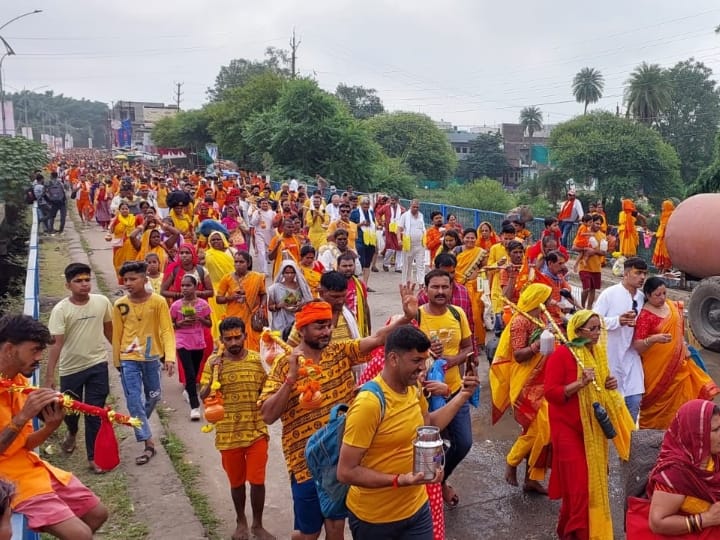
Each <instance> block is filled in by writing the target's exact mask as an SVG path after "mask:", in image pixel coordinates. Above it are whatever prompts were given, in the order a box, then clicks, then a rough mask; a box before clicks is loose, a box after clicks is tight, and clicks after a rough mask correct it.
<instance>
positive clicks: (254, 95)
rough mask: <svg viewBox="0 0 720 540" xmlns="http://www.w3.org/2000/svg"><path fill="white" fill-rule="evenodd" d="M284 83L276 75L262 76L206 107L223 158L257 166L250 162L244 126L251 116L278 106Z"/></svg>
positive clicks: (283, 79) (211, 131)
mask: <svg viewBox="0 0 720 540" xmlns="http://www.w3.org/2000/svg"><path fill="white" fill-rule="evenodd" d="M287 80H288V79H287V78H285V77H283V76H282V75H278V74H277V73H272V72H265V73H261V74H260V75H257V76H255V77H253V78H251V79H250V80H249V81H248V82H247V84H245V85H244V86H241V87H236V88H231V89H229V90H228V91H227V92H226V93H225V97H224V98H223V99H222V100H221V101H218V102H216V103H212V104H210V105H209V107H208V114H209V115H210V125H209V126H208V129H209V131H210V134H211V135H212V137H213V140H215V142H217V144H218V146H219V148H220V153H221V154H222V155H223V156H225V157H227V158H229V159H232V160H234V161H236V162H237V163H242V164H244V165H247V166H252V167H258V166H259V165H260V163H258V162H252V161H251V160H250V155H249V150H250V149H249V148H248V146H247V144H246V143H245V139H244V132H245V126H246V124H247V122H248V121H249V120H250V118H251V117H252V116H253V115H254V114H258V113H262V112H266V111H268V110H269V109H270V108H272V107H273V106H274V105H275V103H277V100H278V98H279V97H280V94H281V92H282V88H283V85H284V84H285V81H287Z"/></svg>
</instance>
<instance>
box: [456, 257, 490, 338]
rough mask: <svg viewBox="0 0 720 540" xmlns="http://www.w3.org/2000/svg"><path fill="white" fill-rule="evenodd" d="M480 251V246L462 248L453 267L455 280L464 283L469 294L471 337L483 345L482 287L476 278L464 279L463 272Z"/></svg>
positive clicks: (483, 311) (483, 306) (483, 307)
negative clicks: (479, 286) (471, 323)
mask: <svg viewBox="0 0 720 540" xmlns="http://www.w3.org/2000/svg"><path fill="white" fill-rule="evenodd" d="M481 251H482V249H481V248H479V247H475V248H472V249H470V250H467V249H463V250H462V251H461V252H460V253H458V254H457V266H456V267H455V281H457V282H458V283H460V284H461V285H465V288H466V289H467V292H468V296H470V305H472V311H473V312H472V316H473V326H474V327H475V328H471V330H472V332H473V339H474V340H475V343H476V344H477V345H478V346H480V347H484V346H485V319H484V317H483V314H484V313H485V303H484V302H483V299H482V295H483V291H482V289H480V288H478V280H477V278H476V279H471V280H466V279H465V273H466V272H468V270H469V269H470V267H471V265H472V264H473V262H475V260H476V259H477V257H478V255H479V254H480V252H481Z"/></svg>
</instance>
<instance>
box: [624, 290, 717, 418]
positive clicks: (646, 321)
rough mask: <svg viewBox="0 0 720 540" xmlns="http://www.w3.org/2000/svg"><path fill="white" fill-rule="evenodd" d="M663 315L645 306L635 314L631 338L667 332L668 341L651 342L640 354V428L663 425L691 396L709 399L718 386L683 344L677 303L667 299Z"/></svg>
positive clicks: (680, 318)
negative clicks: (642, 388) (642, 382)
mask: <svg viewBox="0 0 720 540" xmlns="http://www.w3.org/2000/svg"><path fill="white" fill-rule="evenodd" d="M667 305H668V307H669V308H670V314H669V315H668V316H667V317H666V318H665V319H660V317H658V316H657V315H655V314H653V313H650V312H649V311H647V310H645V309H644V310H642V311H641V312H640V315H639V316H638V320H637V323H636V327H635V337H634V338H633V339H636V340H637V339H645V338H647V337H648V336H652V335H655V334H671V335H672V340H671V341H670V343H653V344H652V345H651V346H650V348H649V349H648V350H647V351H646V352H645V353H644V354H642V355H641V357H642V363H643V372H644V373H645V394H644V395H643V399H642V404H641V406H640V428H641V429H667V428H668V426H670V422H672V420H673V418H674V417H675V413H676V412H677V411H678V409H679V408H680V407H681V406H682V405H683V404H684V403H687V402H688V401H690V400H693V399H708V400H712V399H713V398H714V397H715V396H716V395H717V394H718V393H720V389H719V388H718V387H717V385H716V384H715V383H714V382H713V380H712V379H711V378H710V376H709V375H708V374H707V373H705V372H704V371H703V370H702V369H700V368H699V367H698V366H697V365H696V364H695V362H693V360H692V359H691V358H690V357H689V353H688V350H687V347H686V346H685V322H684V319H683V314H682V311H681V310H680V309H679V308H678V305H677V303H675V302H671V301H668V302H667Z"/></svg>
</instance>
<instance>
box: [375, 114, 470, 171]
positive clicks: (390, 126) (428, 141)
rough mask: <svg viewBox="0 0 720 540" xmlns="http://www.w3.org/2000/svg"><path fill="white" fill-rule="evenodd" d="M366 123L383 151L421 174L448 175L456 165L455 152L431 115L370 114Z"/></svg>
mask: <svg viewBox="0 0 720 540" xmlns="http://www.w3.org/2000/svg"><path fill="white" fill-rule="evenodd" d="M365 123H366V125H367V127H368V129H369V130H370V133H372V135H373V137H374V139H375V141H377V142H378V144H380V146H381V147H382V149H383V150H384V151H385V153H386V154H387V155H388V156H390V157H393V158H400V159H401V160H402V162H403V163H405V164H406V165H407V167H408V169H409V170H410V172H412V173H413V174H415V175H416V176H418V177H420V178H427V179H431V180H440V181H442V182H444V181H447V180H449V179H450V177H451V176H452V174H453V173H454V172H455V169H456V167H457V156H456V155H455V152H454V151H453V149H452V146H450V142H449V141H448V139H447V137H446V136H445V133H443V132H442V131H441V130H440V129H438V127H437V126H436V125H435V123H434V122H433V121H432V120H431V119H430V117H428V116H426V115H424V114H419V113H412V112H394V113H389V114H388V113H386V114H380V115H377V116H373V117H372V118H369V119H368V120H365Z"/></svg>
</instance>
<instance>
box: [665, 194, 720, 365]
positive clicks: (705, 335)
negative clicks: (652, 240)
mask: <svg viewBox="0 0 720 540" xmlns="http://www.w3.org/2000/svg"><path fill="white" fill-rule="evenodd" d="M665 243H666V245H667V249H668V253H669V254H670V259H671V260H672V263H673V266H674V267H675V268H677V269H678V270H681V271H682V272H684V273H685V277H686V280H697V281H699V283H698V284H697V285H696V286H695V287H694V288H693V291H692V294H691V296H690V302H689V303H688V305H687V312H688V322H689V323H690V329H691V330H692V332H693V334H695V338H696V339H697V340H698V341H699V342H700V344H701V345H702V346H703V347H705V348H706V349H710V350H712V351H715V352H720V193H703V194H701V195H694V196H692V197H690V198H688V199H686V200H684V201H683V202H681V203H680V204H679V205H678V207H677V208H676V209H675V211H674V212H673V214H672V215H671V216H670V221H669V222H668V225H667V229H666V231H665Z"/></svg>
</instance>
